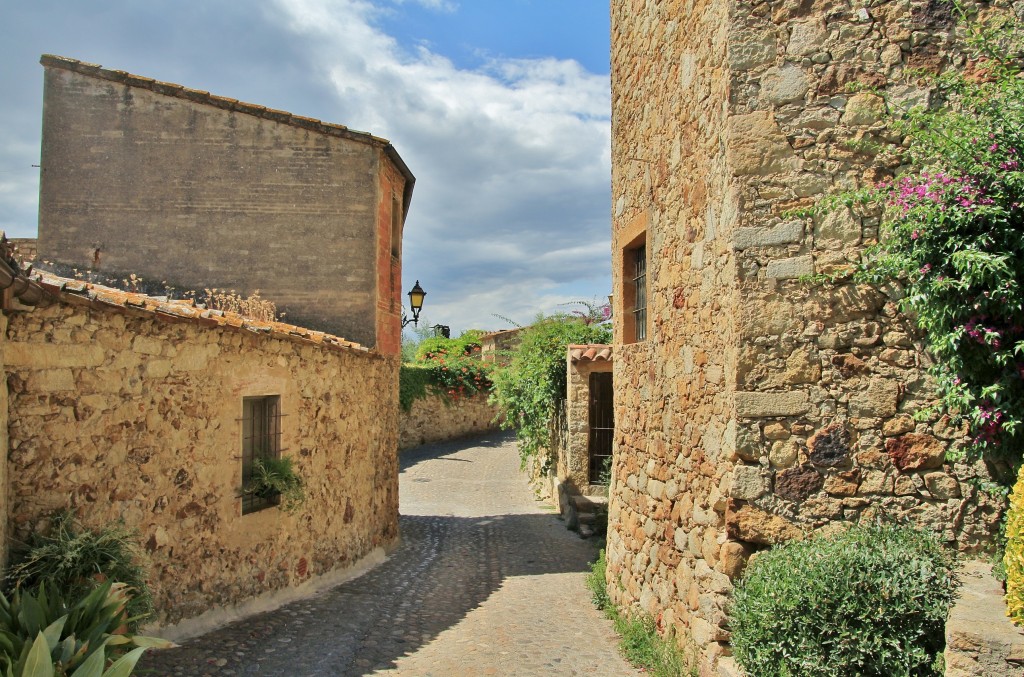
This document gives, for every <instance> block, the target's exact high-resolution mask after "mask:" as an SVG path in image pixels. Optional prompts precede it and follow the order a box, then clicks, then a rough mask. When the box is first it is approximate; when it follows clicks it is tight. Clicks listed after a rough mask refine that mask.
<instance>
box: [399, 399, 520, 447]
mask: <svg viewBox="0 0 1024 677" xmlns="http://www.w3.org/2000/svg"><path fill="white" fill-rule="evenodd" d="M498 413H499V409H498V407H496V406H495V405H492V404H488V403H487V395H485V394H480V395H474V396H472V397H465V398H462V399H461V400H459V401H457V402H453V401H451V400H449V399H448V398H447V397H445V396H443V395H428V396H427V397H424V398H421V399H418V400H416V401H414V402H413V403H412V406H411V408H410V409H409V411H402V412H401V414H400V415H399V419H398V448H399V449H410V448H412V447H418V446H420V445H421V444H432V443H434V442H447V441H448V440H455V439H459V438H460V437H469V436H472V435H482V434H484V433H487V432H492V431H494V430H497V429H498V428H499V427H500V424H499V423H498Z"/></svg>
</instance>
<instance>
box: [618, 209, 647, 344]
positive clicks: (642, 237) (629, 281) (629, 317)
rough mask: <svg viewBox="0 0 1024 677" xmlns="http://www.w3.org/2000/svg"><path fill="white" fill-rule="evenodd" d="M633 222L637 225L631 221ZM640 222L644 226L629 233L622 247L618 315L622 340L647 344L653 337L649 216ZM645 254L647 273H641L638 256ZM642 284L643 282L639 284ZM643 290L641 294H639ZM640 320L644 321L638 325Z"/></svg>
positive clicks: (619, 257)
mask: <svg viewBox="0 0 1024 677" xmlns="http://www.w3.org/2000/svg"><path fill="white" fill-rule="evenodd" d="M631 225H633V224H631ZM639 225H642V226H643V227H642V228H640V229H639V232H637V229H636V228H630V229H629V230H632V232H627V233H625V235H626V236H627V237H629V236H632V237H629V239H628V240H627V241H626V243H625V244H624V245H622V246H621V247H620V248H619V250H618V257H617V258H618V270H619V283H620V286H621V289H622V293H621V294H619V295H618V299H616V300H617V303H616V304H615V305H616V308H615V312H614V314H616V315H618V316H619V317H621V318H622V343H643V342H644V341H646V340H647V339H648V338H650V318H649V312H648V308H649V306H650V274H649V271H650V269H651V267H650V259H651V257H650V250H649V248H648V247H647V228H646V225H647V223H646V218H644V219H643V220H642V221H641V222H640V224H639ZM641 255H642V256H643V273H644V274H643V275H642V276H638V275H637V273H638V267H637V263H638V259H637V257H638V256H641ZM638 283H639V284H638ZM638 292H639V294H638ZM638 323H642V324H640V325H639V326H638Z"/></svg>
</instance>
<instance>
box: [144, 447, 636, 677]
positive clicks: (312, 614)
mask: <svg viewBox="0 0 1024 677" xmlns="http://www.w3.org/2000/svg"><path fill="white" fill-rule="evenodd" d="M401 466H402V468H401V477H400V487H401V513H402V517H401V533H402V540H401V544H400V546H399V547H398V548H397V549H396V550H395V552H394V553H393V554H392V555H391V557H390V558H389V559H388V560H387V561H386V562H385V563H384V564H382V565H380V566H378V567H377V568H375V569H373V570H371V571H370V572H368V573H366V574H365V575H363V576H361V577H359V578H357V579H354V580H351V581H349V582H347V583H345V584H343V585H341V586H339V587H337V588H334V589H333V590H330V591H329V592H326V593H323V594H321V595H319V596H316V597H314V598H311V599H308V600H304V601H300V602H295V603H292V604H289V605H287V606H285V607H282V608H280V609H278V610H276V611H272V612H268V613H265V614H261V615H259V616H254V617H251V618H248V619H246V620H243V621H240V622H237V623H234V624H232V625H230V626H227V627H224V628H221V629H220V630H217V631H215V632H212V633H209V634H207V635H204V636H202V637H199V638H196V639H194V640H191V641H189V642H186V643H184V644H183V645H182V647H181V648H178V649H172V650H168V651H163V652H151V653H150V654H149V655H148V656H147V658H145V659H144V660H143V662H142V663H140V668H141V669H140V671H139V673H140V674H144V675H154V676H155V675H175V676H176V675H189V676H198V675H216V676H220V675H246V676H249V675H267V676H269V675H275V676H281V677H300V676H313V675H331V676H342V675H344V676H350V675H384V674H387V675H407V676H410V677H412V676H416V677H457V676H463V675H465V676H474V677H475V676H477V675H499V676H524V677H525V676H545V677H547V676H561V675H588V676H591V677H604V676H607V677H622V676H623V675H635V674H639V673H637V671H635V670H633V669H632V668H630V667H629V665H628V664H626V663H625V662H624V660H623V659H622V657H621V656H619V654H618V653H617V651H616V642H617V638H616V636H615V634H614V632H613V631H612V628H611V622H610V621H608V620H606V619H604V618H603V617H602V615H601V613H600V612H598V611H597V610H596V609H595V608H594V607H593V606H592V605H591V603H590V599H589V593H588V591H587V590H586V588H585V586H584V576H585V575H586V572H587V570H588V566H587V565H588V562H589V561H591V560H592V559H593V557H594V556H595V555H596V551H597V547H598V541H595V540H590V541H584V540H581V539H580V538H579V537H578V536H577V535H576V534H574V533H572V532H570V531H567V530H566V528H565V525H564V524H563V523H562V522H560V521H559V520H558V519H557V518H556V517H555V515H554V514H552V512H551V511H550V510H545V508H544V505H543V504H541V503H538V502H537V501H535V500H534V498H533V496H532V492H531V491H530V490H529V488H528V487H527V486H526V483H525V480H524V479H523V476H522V475H521V474H520V473H519V470H518V466H519V454H518V452H517V450H516V447H515V442H514V440H513V439H512V438H511V437H507V436H504V435H492V436H490V437H484V438H475V439H472V440H469V441H460V442H454V443H446V444H437V445H428V446H425V447H420V448H418V449H413V450H410V451H407V452H404V453H403V454H402V459H401Z"/></svg>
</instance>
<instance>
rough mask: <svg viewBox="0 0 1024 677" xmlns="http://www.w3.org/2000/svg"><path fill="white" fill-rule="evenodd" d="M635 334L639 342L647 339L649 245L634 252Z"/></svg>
mask: <svg viewBox="0 0 1024 677" xmlns="http://www.w3.org/2000/svg"><path fill="white" fill-rule="evenodd" d="M633 264H634V265H633V290H634V294H635V299H634V302H633V332H634V338H635V339H636V340H637V341H644V340H646V339H647V245H646V243H645V244H642V245H640V246H639V247H637V248H636V249H634V250H633Z"/></svg>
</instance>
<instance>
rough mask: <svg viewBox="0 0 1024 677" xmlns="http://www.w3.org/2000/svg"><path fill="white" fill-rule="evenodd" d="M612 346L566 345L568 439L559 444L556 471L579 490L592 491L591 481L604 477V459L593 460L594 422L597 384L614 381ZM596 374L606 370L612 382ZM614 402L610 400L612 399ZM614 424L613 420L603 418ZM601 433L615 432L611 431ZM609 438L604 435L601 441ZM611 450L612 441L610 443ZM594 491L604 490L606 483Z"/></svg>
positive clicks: (596, 482)
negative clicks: (602, 470)
mask: <svg viewBox="0 0 1024 677" xmlns="http://www.w3.org/2000/svg"><path fill="white" fill-rule="evenodd" d="M611 373H612V349H611V346H607V345H597V344H592V345H570V346H567V347H566V398H565V440H564V442H563V443H562V444H561V445H559V449H558V457H557V459H556V460H555V474H556V475H557V476H558V480H559V482H561V483H563V484H568V485H569V487H570V491H571V492H574V493H577V494H583V495H586V494H589V493H591V485H597V484H598V481H599V480H600V476H599V475H600V470H599V466H600V465H601V463H600V461H597V462H595V463H593V464H592V463H591V456H590V453H591V446H592V445H591V442H592V437H593V435H592V434H591V433H592V430H591V424H592V423H593V422H594V416H595V414H596V412H595V404H596V403H595V398H596V396H597V393H596V392H594V390H595V388H597V387H600V385H610V380H611V378H610V377H611ZM595 374H606V375H607V378H608V381H609V383H607V384H600V385H599V384H595V382H594V381H595V378H600V377H594V376H593V375H595ZM608 404H610V403H608ZM600 423H603V424H608V425H610V424H611V423H612V421H600ZM598 434H599V435H604V434H607V436H608V437H610V436H611V431H608V430H606V431H603V432H602V433H598ZM603 442H605V440H604V439H601V440H600V441H598V444H602V443H603ZM609 451H610V445H609ZM593 491H595V492H597V493H603V491H604V487H603V486H601V487H597V486H594V488H593Z"/></svg>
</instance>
